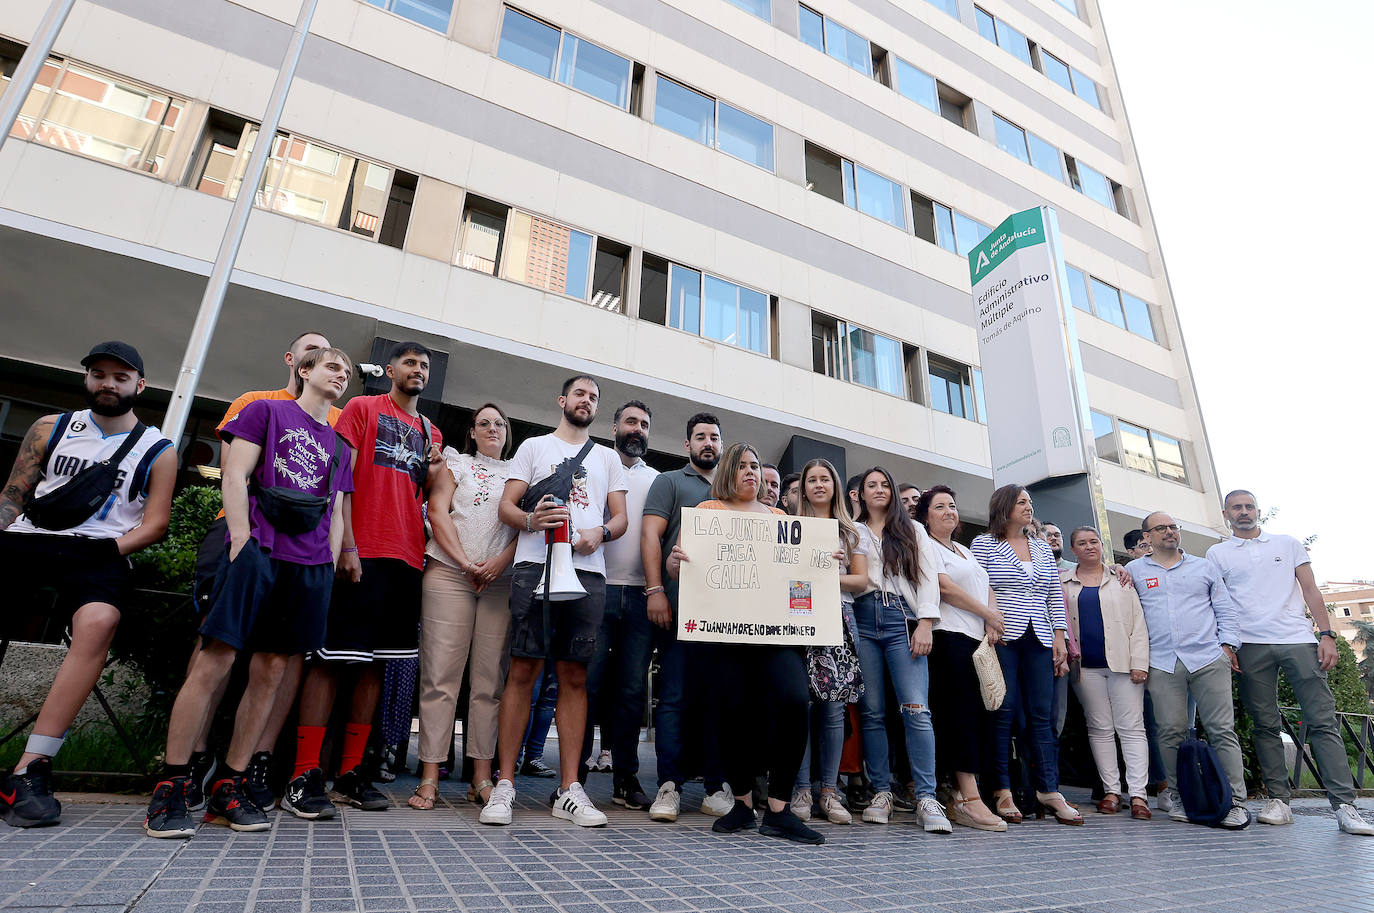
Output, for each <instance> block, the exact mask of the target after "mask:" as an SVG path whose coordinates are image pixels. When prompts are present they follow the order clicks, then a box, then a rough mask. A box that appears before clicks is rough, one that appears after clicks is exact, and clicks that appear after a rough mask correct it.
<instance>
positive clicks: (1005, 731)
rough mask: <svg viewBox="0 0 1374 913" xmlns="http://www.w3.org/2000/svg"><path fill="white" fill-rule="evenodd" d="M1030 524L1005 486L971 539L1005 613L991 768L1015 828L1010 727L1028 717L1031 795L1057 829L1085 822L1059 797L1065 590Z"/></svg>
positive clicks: (1028, 513)
mask: <svg viewBox="0 0 1374 913" xmlns="http://www.w3.org/2000/svg"><path fill="white" fill-rule="evenodd" d="M1034 519H1035V514H1034V511H1033V509H1032V506H1031V498H1030V493H1029V492H1027V491H1026V490H1025V489H1024V488H1022V487H1021V486H1019V485H1003V486H1002V487H1001V488H999V489H997V490H996V491H994V492H993V493H992V499H991V500H990V501H989V502H988V531H987V532H986V533H984V534H983V535H981V536H979V537H978V538H976V539H974V540H973V548H972V549H971V551H972V552H973V557H974V558H976V559H978V563H979V564H981V565H982V566H983V570H985V571H987V573H988V580H989V581H990V582H991V584H992V590H993V593H994V594H995V595H996V597H997V608H999V609H1000V610H1001V611H1002V617H1003V620H1004V621H1003V635H1002V642H1001V643H1000V644H998V645H997V658H998V659H999V660H1000V661H1001V663H1002V676H1003V678H1005V679H1006V683H1007V696H1006V699H1005V700H1003V701H1002V709H1001V710H999V711H997V716H996V719H995V721H994V725H993V746H992V747H993V769H994V772H995V773H996V776H997V793H996V796H997V814H998V815H1000V816H1001V817H1002V818H1003V819H1005V820H1006V821H1009V822H1011V823H1013V824H1015V823H1017V822H1019V821H1020V820H1021V812H1020V811H1019V810H1018V809H1017V807H1016V802H1015V801H1014V800H1013V799H1012V795H1011V772H1010V757H1011V729H1012V723H1013V722H1014V721H1015V719H1016V715H1017V711H1018V709H1022V710H1024V711H1025V719H1026V733H1025V737H1026V743H1027V745H1026V747H1027V748H1028V749H1029V751H1030V756H1031V760H1032V761H1033V762H1034V764H1035V797H1036V799H1037V800H1038V801H1039V802H1040V803H1041V804H1042V805H1044V806H1045V807H1046V808H1048V809H1049V810H1050V811H1052V812H1053V813H1054V819H1055V820H1056V821H1058V822H1059V823H1060V824H1082V823H1083V816H1082V815H1080V814H1079V813H1078V810H1077V809H1075V808H1074V807H1073V806H1071V805H1069V804H1068V803H1067V802H1066V801H1064V797H1063V795H1061V794H1060V792H1059V745H1058V743H1057V742H1056V741H1055V738H1054V730H1053V728H1052V726H1051V719H1050V717H1051V711H1052V708H1053V706H1054V679H1055V677H1056V676H1060V675H1064V674H1066V673H1067V672H1068V656H1069V652H1068V648H1067V647H1066V646H1065V634H1066V632H1067V631H1068V628H1069V623H1068V620H1067V619H1066V618H1065V617H1064V590H1063V588H1062V587H1061V586H1060V584H1059V565H1058V564H1057V563H1056V562H1055V560H1054V552H1052V551H1051V550H1050V547H1049V545H1047V544H1046V543H1045V542H1044V540H1041V539H1032V538H1030V537H1029V536H1027V535H1026V528H1027V527H1028V526H1030V525H1031V523H1032V522H1033V521H1034Z"/></svg>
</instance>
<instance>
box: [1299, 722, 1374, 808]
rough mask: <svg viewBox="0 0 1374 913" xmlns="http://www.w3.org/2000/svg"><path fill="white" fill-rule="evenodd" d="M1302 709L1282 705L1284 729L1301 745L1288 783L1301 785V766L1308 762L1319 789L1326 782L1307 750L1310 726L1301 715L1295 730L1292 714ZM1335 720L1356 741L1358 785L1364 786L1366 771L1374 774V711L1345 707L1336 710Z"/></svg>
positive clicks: (1355, 773)
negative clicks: (1356, 711)
mask: <svg viewBox="0 0 1374 913" xmlns="http://www.w3.org/2000/svg"><path fill="white" fill-rule="evenodd" d="M1301 713H1302V710H1301V709H1300V708H1298V707H1280V708H1279V719H1280V720H1282V721H1283V730H1284V732H1286V733H1288V735H1289V737H1290V738H1292V739H1293V743H1294V744H1295V745H1297V746H1298V753H1297V757H1296V758H1294V759H1293V769H1292V770H1291V771H1289V772H1288V785H1289V786H1291V787H1292V788H1293V789H1298V788H1299V787H1300V786H1301V785H1302V768H1303V766H1304V765H1306V767H1307V769H1308V770H1309V771H1311V772H1312V776H1313V777H1314V778H1315V779H1316V781H1317V787H1318V788H1319V789H1325V788H1326V784H1325V783H1324V782H1323V781H1322V775H1321V772H1320V771H1318V770H1317V765H1316V763H1315V762H1314V761H1313V759H1312V756H1311V755H1310V754H1308V752H1307V731H1308V729H1310V728H1311V727H1309V726H1307V725H1305V724H1304V723H1303V722H1302V720H1301V718H1299V720H1298V723H1297V727H1296V730H1295V728H1294V725H1293V723H1292V721H1291V720H1290V719H1289V714H1294V715H1299V716H1300V714H1301ZM1336 722H1337V723H1338V724H1339V728H1340V730H1342V731H1344V733H1345V734H1346V735H1347V736H1349V738H1350V740H1351V741H1352V742H1354V743H1355V769H1354V771H1353V773H1354V775H1355V788H1356V789H1364V788H1365V785H1364V775H1365V773H1366V772H1368V773H1370V774H1371V775H1374V757H1371V749H1372V748H1374V714H1369V713H1346V712H1345V711H1342V710H1337V711H1336Z"/></svg>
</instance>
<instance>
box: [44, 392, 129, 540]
mask: <svg viewBox="0 0 1374 913" xmlns="http://www.w3.org/2000/svg"><path fill="white" fill-rule="evenodd" d="M70 421H71V414H70V413H68V414H66V415H63V416H61V417H60V418H59V419H58V422H57V427H56V428H54V429H53V440H60V439H61V437H62V435H63V434H64V433H66V430H67V424H68V423H69V422H70ZM147 430H148V426H147V425H145V424H143V423H142V422H138V423H137V424H135V425H134V428H133V430H132V431H130V432H129V436H128V437H126V438H125V439H124V443H122V444H120V445H119V449H118V450H116V451H115V452H114V453H112V454H111V455H110V456H109V457H108V458H107V459H104V460H100V461H98V462H95V463H92V464H91V465H89V466H87V467H86V468H85V469H83V470H81V471H80V472H78V473H77V474H76V475H74V476H72V477H71V479H70V480H68V481H67V482H66V483H65V484H64V485H62V486H61V487H59V488H57V489H55V490H53V491H50V492H48V493H47V494H45V495H43V496H42V497H41V498H34V499H33V500H32V501H30V502H29V503H28V505H27V506H26V507H25V508H24V516H26V517H28V518H29V522H31V523H32V524H33V525H34V526H37V527H39V528H40V529H47V530H53V531H58V530H64V529H71V528H72V527H74V526H80V525H81V524H82V523H85V522H86V521H87V520H89V519H90V518H91V517H94V516H95V514H96V511H98V510H100V506H101V505H102V504H104V503H105V502H106V501H107V500H109V497H110V494H111V493H112V492H114V490H115V485H117V484H118V482H119V464H120V463H122V462H124V458H125V457H127V456H128V455H129V451H131V450H133V449H134V446H135V445H136V444H138V442H139V441H140V440H141V439H142V438H143V432H144V431H147ZM46 466H47V461H46V460H44V468H45V469H46Z"/></svg>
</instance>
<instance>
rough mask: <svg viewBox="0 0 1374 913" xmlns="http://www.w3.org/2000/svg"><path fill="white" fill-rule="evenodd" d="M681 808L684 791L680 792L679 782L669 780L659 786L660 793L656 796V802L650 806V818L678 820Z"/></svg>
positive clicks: (651, 819) (655, 819) (654, 819)
mask: <svg viewBox="0 0 1374 913" xmlns="http://www.w3.org/2000/svg"><path fill="white" fill-rule="evenodd" d="M681 809H682V793H680V792H678V789H677V784H676V783H674V782H673V781H672V780H669V781H668V782H667V783H664V784H663V785H662V786H660V787H659V788H658V795H656V796H654V803H653V805H650V806H649V820H650V821H676V820H677V813H678V812H679V811H680V810H681Z"/></svg>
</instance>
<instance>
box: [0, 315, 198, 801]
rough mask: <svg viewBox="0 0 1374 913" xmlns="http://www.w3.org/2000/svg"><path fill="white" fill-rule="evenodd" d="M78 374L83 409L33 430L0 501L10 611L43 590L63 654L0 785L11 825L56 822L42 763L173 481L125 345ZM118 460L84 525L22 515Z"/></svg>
mask: <svg viewBox="0 0 1374 913" xmlns="http://www.w3.org/2000/svg"><path fill="white" fill-rule="evenodd" d="M81 365H82V367H84V368H85V369H86V379H85V383H86V403H87V405H88V408H86V409H82V410H80V411H78V412H70V413H65V414H61V415H45V416H43V417H42V418H40V419H39V420H38V421H36V422H34V423H33V425H32V426H31V427H30V428H29V430H28V433H27V434H25V435H24V441H23V443H22V444H20V447H19V456H18V457H17V458H16V459H15V461H14V468H13V470H12V471H11V472H10V477H9V481H8V482H7V483H6V484H5V490H4V492H3V493H0V574H2V575H3V577H4V580H5V583H6V586H7V587H8V588H9V593H8V598H9V602H10V605H12V606H18V605H20V604H21V603H22V601H23V600H25V599H26V598H29V597H32V596H34V595H36V590H38V589H39V588H40V587H54V588H56V590H57V601H56V603H55V604H54V605H53V613H54V615H55V617H56V619H57V620H58V621H59V622H60V623H61V624H62V625H64V626H65V625H67V624H68V623H70V626H71V646H70V648H69V649H68V650H67V655H66V657H65V658H64V659H63V660H62V665H61V666H60V667H58V670H57V675H56V677H54V679H53V683H52V687H51V688H50V689H49V690H48V695H47V698H46V699H45V700H44V701H43V707H42V709H41V710H40V711H39V714H38V719H37V721H35V723H34V726H33V732H32V734H31V735H30V736H29V740H28V743H27V745H26V746H25V747H24V753H23V754H21V755H20V756H19V761H18V763H16V764H15V766H14V772H13V773H12V774H10V775H9V776H8V777H6V778H5V779H4V780H3V781H0V817H4V819H5V821H6V822H7V823H8V824H10V825H12V826H14V827H34V826H36V825H46V824H56V823H57V821H58V819H59V818H60V817H61V814H62V805H61V803H59V802H58V801H57V800H56V799H55V798H53V795H52V759H53V756H54V755H56V754H57V752H58V750H59V749H60V748H61V747H62V741H63V739H65V738H66V734H67V729H68V728H69V727H70V726H71V724H72V721H73V720H74V719H76V714H77V712H78V711H79V710H80V709H81V705H82V704H84V703H85V702H86V698H87V696H88V695H89V694H90V693H91V689H93V688H94V687H95V684H96V682H97V681H98V680H99V678H100V674H101V673H102V672H103V671H104V669H105V656H106V653H107V652H108V650H109V648H110V642H111V641H112V640H113V639H114V632H115V626H116V625H118V624H119V606H120V604H121V603H122V602H123V601H124V594H125V591H126V588H127V585H128V582H129V575H130V566H129V559H128V556H129V555H131V554H133V553H134V552H136V551H138V550H139V549H141V548H144V547H146V546H148V545H151V544H153V543H154V542H156V541H158V540H159V539H161V538H162V537H163V535H164V534H165V533H166V532H167V523H168V520H169V519H170V516H171V507H172V488H173V486H174V484H175V482H176V451H175V450H174V449H173V448H172V444H171V442H170V441H168V440H165V439H164V438H163V437H162V432H161V431H159V430H158V429H156V428H150V427H148V426H146V425H144V424H143V423H141V422H140V421H139V420H138V416H136V415H134V412H133V405H134V401H135V400H136V399H137V398H138V396H139V394H140V393H142V392H143V389H144V387H145V385H146V382H145V381H144V379H143V359H142V358H141V357H140V356H139V354H138V351H137V350H136V349H135V348H134V347H133V346H131V345H129V344H128V343H125V342H102V343H100V344H99V345H97V346H96V347H95V348H93V349H91V351H90V354H89V355H87V356H86V357H85V358H83V359H82V360H81ZM117 454H121V456H120V460H119V465H118V475H117V476H116V481H115V486H114V489H113V490H112V491H111V492H110V493H109V496H108V498H107V499H106V500H105V502H104V503H103V504H102V505H101V506H100V507H99V508H97V509H96V511H95V513H94V514H93V515H91V516H90V517H89V518H88V519H85V520H83V521H81V522H79V523H76V524H75V525H70V526H66V527H65V528H60V529H58V528H45V527H43V526H41V525H39V523H37V522H35V518H33V517H30V516H29V515H28V514H27V513H25V511H26V510H28V509H31V508H32V505H31V504H30V498H42V497H44V496H46V495H49V494H52V493H53V492H56V491H60V490H61V489H62V487H63V486H64V485H66V484H68V483H69V482H71V481H72V478H73V477H74V476H76V475H77V474H78V473H79V472H81V471H82V470H83V469H85V468H86V467H88V466H91V465H92V464H95V463H98V462H101V461H105V460H112V459H113V458H114V457H115V456H116V455H117ZM34 513H35V514H37V513H38V511H34ZM40 519H45V518H42V517H40ZM45 522H49V523H50V524H52V525H54V526H56V525H57V524H56V523H53V521H52V520H51V519H50V518H46V519H45ZM23 614H25V613H22V612H20V611H17V610H13V609H12V610H11V611H8V612H6V620H5V621H4V622H3V623H0V624H3V626H4V631H3V633H4V635H5V636H6V637H8V636H9V635H10V633H11V631H10V630H9V627H10V625H11V624H13V622H14V621H15V620H17V619H18V618H19V617H21V616H22V615H23Z"/></svg>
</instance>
